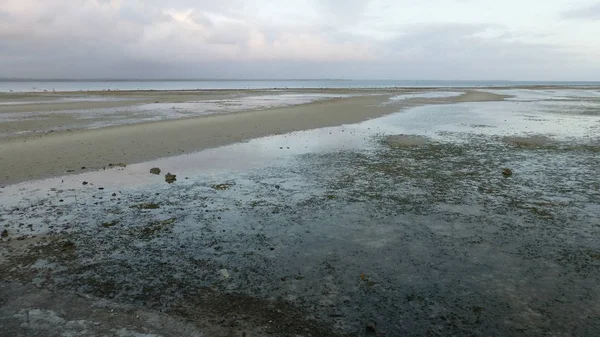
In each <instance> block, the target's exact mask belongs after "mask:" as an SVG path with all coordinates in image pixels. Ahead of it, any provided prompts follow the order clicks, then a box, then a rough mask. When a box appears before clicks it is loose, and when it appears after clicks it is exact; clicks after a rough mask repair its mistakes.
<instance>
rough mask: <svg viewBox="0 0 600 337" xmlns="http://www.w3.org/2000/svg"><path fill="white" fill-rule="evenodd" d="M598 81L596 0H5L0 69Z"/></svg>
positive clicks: (0, 3)
mask: <svg viewBox="0 0 600 337" xmlns="http://www.w3.org/2000/svg"><path fill="white" fill-rule="evenodd" d="M15 77H16V78H71V79H89V78H123V79H124V78H128V79H152V78H188V79H189V78H211V79H216V78H218V79H225V78H228V79H231V78H236V79H292V78H294V79H305V78H310V79H320V78H336V79H337V78H344V79H398V80H426V79H429V80H540V81H549V80H581V81H592V80H600V1H590V0H545V1H539V0H502V1H499V0H421V1H414V0H362V1H361V0H281V1H277V0H218V1H215V0H170V1H164V0H0V78H15Z"/></svg>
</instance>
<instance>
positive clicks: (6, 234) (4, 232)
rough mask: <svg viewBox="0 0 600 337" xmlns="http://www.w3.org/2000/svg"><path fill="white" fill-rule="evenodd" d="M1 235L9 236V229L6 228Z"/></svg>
mask: <svg viewBox="0 0 600 337" xmlns="http://www.w3.org/2000/svg"><path fill="white" fill-rule="evenodd" d="M0 236H1V237H3V238H6V237H8V231H7V230H6V229H5V230H3V231H2V234H0Z"/></svg>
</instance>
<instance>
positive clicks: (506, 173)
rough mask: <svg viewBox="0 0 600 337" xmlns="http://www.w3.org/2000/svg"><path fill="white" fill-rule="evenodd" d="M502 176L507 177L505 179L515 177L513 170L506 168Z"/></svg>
mask: <svg viewBox="0 0 600 337" xmlns="http://www.w3.org/2000/svg"><path fill="white" fill-rule="evenodd" d="M502 175H503V176H505V177H510V176H512V175H513V172H512V170H511V169H509V168H505V169H503V170H502Z"/></svg>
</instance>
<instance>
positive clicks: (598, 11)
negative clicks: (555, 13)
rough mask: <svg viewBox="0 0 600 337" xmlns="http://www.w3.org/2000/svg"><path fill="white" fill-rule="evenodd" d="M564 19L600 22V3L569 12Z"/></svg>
mask: <svg viewBox="0 0 600 337" xmlns="http://www.w3.org/2000/svg"><path fill="white" fill-rule="evenodd" d="M563 17H564V18H567V19H588V20H600V2H598V3H596V4H594V5H591V6H588V7H584V8H579V9H573V10H570V11H567V12H565V13H564V14H563Z"/></svg>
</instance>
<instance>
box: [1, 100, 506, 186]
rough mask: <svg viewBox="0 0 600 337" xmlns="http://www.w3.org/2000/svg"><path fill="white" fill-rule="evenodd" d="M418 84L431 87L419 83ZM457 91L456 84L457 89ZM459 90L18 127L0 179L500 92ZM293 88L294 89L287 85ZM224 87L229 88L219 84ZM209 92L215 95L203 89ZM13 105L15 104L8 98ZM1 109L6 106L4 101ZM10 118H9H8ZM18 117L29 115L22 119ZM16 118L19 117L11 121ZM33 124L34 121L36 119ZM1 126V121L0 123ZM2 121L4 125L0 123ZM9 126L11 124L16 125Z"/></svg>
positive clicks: (5, 145)
mask: <svg viewBox="0 0 600 337" xmlns="http://www.w3.org/2000/svg"><path fill="white" fill-rule="evenodd" d="M423 91H424V92H427V91H431V90H423ZM459 91H460V90H459ZM464 91H465V93H466V94H464V95H462V96H458V97H450V98H437V99H436V98H433V99H423V98H416V99H408V100H403V101H399V102H394V104H384V103H386V102H388V99H389V98H390V97H392V96H395V95H399V94H404V93H407V92H415V91H414V90H412V91H396V92H390V91H383V92H380V91H351V90H343V91H342V90H339V91H335V92H337V93H345V94H347V93H353V94H355V95H357V96H355V97H349V98H338V99H331V100H326V101H318V102H313V103H309V104H302V105H297V106H291V107H283V108H273V109H264V110H260V111H247V112H241V113H231V114H219V115H211V116H203V117H197V118H188V119H180V120H170V121H161V122H154V123H142V124H134V125H123V126H117V127H107V128H101V129H92V130H86V129H83V130H69V131H63V132H53V133H48V134H44V135H30V136H28V135H23V136H20V137H16V138H14V139H8V140H4V141H1V142H0V172H2V176H1V177H0V184H2V185H7V184H11V183H16V182H21V181H25V180H30V179H40V178H45V177H50V176H56V175H61V174H67V173H72V172H81V170H82V169H81V168H82V167H85V169H86V170H90V169H101V168H103V167H106V166H108V165H109V164H111V163H125V164H131V163H138V162H143V161H147V160H151V159H154V158H159V157H165V156H171V155H176V154H181V153H190V152H194V151H198V150H202V149H207V148H213V147H218V146H222V145H226V144H231V143H236V142H242V141H245V140H248V139H252V138H257V137H261V136H267V135H272V134H282V133H288V132H293V131H300V130H308V129H314V128H322V127H328V126H338V125H342V124H350V123H357V122H360V121H363V120H366V119H370V118H375V117H380V116H383V115H387V114H390V113H393V112H397V111H400V110H402V109H404V108H407V107H413V106H417V105H423V104H434V103H437V104H443V103H454V102H478V101H495V100H501V99H503V98H504V96H502V95H497V94H492V93H485V92H480V91H472V90H464ZM294 92H297V91H294ZM219 94H222V95H230V94H231V93H229V92H221V93H219ZM120 95H123V97H124V98H128V99H129V98H136V97H137V98H138V100H136V101H133V103H132V102H113V101H107V102H85V103H77V102H70V103H37V104H33V105H32V106H30V105H23V106H17V108H19V109H22V111H23V112H25V111H27V110H32V109H43V108H44V107H45V106H46V107H47V108H49V109H55V108H56V106H55V105H56V104H59V105H60V109H65V108H66V107H65V106H64V105H65V104H68V105H70V108H73V109H81V108H90V107H91V106H94V107H98V106H100V105H103V104H104V105H107V106H111V107H114V106H115V105H116V104H124V105H125V104H136V103H137V102H139V95H142V94H140V93H129V94H125V93H121V94H120ZM159 95H160V94H159V93H152V95H151V96H143V97H145V98H144V100H154V99H157V97H158V96H159ZM198 95H201V93H200V94H199V93H195V92H193V93H186V92H182V93H172V92H167V93H163V96H161V97H162V100H163V101H164V100H169V101H173V100H174V99H177V100H180V101H185V100H189V99H197V98H198ZM210 97H211V99H214V98H216V97H218V95H217V96H214V95H213V96H210ZM13 107H14V106H13ZM3 109H8V108H3ZM56 118H58V119H59V120H60V121H64V120H62V118H64V116H54V115H52V114H50V115H48V116H47V118H46V119H41V120H37V121H36V123H41V124H50V125H54V124H56V121H55V119H56ZM12 123H14V122H12ZM21 123H30V121H23V122H21ZM17 124H18V122H17ZM38 126H39V125H38ZM2 127H3V126H2V125H1V124H0V128H2ZM4 127H6V126H4ZM15 127H16V126H15Z"/></svg>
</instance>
